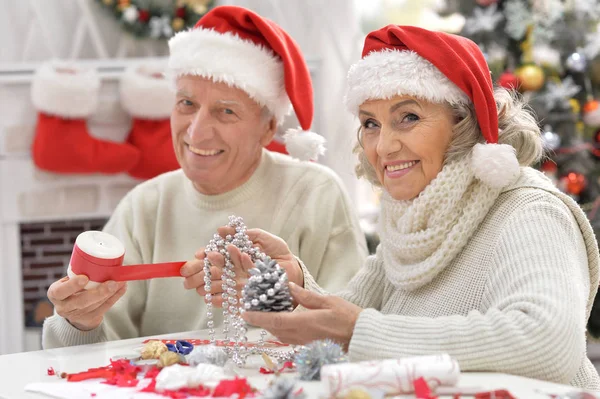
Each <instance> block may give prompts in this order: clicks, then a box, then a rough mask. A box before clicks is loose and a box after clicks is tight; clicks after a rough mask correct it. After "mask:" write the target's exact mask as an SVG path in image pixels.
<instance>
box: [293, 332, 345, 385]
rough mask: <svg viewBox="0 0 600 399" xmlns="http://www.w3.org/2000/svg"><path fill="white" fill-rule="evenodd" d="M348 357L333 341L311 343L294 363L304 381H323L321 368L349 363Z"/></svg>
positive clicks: (303, 349) (302, 349) (298, 355)
mask: <svg viewBox="0 0 600 399" xmlns="http://www.w3.org/2000/svg"><path fill="white" fill-rule="evenodd" d="M347 362H348V356H347V355H346V353H345V352H344V350H343V349H342V347H341V346H340V345H339V344H337V343H335V342H333V341H332V340H329V339H326V340H320V341H314V342H311V343H310V344H308V345H305V346H303V347H301V348H300V349H299V350H298V353H296V356H295V359H294V363H295V364H296V369H297V370H298V373H299V374H300V379H301V380H303V381H318V380H320V379H321V367H323V366H325V365H327V364H338V363H347Z"/></svg>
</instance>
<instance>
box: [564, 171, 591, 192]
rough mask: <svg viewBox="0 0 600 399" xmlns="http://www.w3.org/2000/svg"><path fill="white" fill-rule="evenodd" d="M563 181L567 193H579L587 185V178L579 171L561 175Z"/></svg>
mask: <svg viewBox="0 0 600 399" xmlns="http://www.w3.org/2000/svg"><path fill="white" fill-rule="evenodd" d="M563 183H564V187H565V190H566V191H567V193H569V194H572V195H579V194H581V192H582V191H583V190H584V189H585V187H586V186H587V179H586V178H585V176H584V175H582V174H581V173H576V172H570V173H568V174H567V175H566V176H565V177H563Z"/></svg>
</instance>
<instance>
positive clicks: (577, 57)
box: [565, 52, 587, 72]
mask: <svg viewBox="0 0 600 399" xmlns="http://www.w3.org/2000/svg"><path fill="white" fill-rule="evenodd" d="M565 64H566V66H567V69H568V70H569V71H571V72H583V71H585V69H586V68H587V59H586V58H585V55H584V54H583V53H577V52H576V53H573V54H571V55H570V56H569V57H568V58H567V60H566V62H565Z"/></svg>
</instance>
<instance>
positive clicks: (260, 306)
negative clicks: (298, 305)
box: [242, 256, 293, 312]
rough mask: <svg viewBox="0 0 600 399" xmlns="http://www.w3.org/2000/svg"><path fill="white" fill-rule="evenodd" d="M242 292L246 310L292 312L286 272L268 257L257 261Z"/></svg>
mask: <svg viewBox="0 0 600 399" xmlns="http://www.w3.org/2000/svg"><path fill="white" fill-rule="evenodd" d="M249 273H250V278H249V279H248V282H247V283H246V286H245V287H244V289H243V290H242V298H243V300H244V309H245V310H247V311H258V312H285V311H292V310H293V307H292V296H291V295H290V288H289V285H288V277H287V273H286V272H285V270H284V269H283V268H282V267H281V266H279V265H278V264H277V262H276V261H274V260H273V259H271V258H270V257H268V256H265V258H264V259H263V260H260V259H259V260H257V261H256V262H255V263H254V267H253V268H252V269H250V270H249Z"/></svg>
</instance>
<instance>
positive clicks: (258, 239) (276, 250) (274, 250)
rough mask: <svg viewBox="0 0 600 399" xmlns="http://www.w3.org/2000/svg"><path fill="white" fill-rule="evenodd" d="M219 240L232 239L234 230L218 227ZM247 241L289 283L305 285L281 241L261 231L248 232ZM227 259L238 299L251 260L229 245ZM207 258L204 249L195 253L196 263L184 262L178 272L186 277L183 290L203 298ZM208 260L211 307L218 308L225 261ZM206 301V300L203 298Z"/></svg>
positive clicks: (211, 254) (214, 257)
mask: <svg viewBox="0 0 600 399" xmlns="http://www.w3.org/2000/svg"><path fill="white" fill-rule="evenodd" d="M218 233H219V235H220V236H221V237H223V238H225V237H226V236H227V235H234V234H235V229H234V228H232V227H228V226H225V227H221V228H219V229H218ZM246 234H247V235H248V238H249V239H250V240H251V241H252V243H253V245H254V246H255V247H258V248H259V249H260V251H261V252H263V253H266V254H267V255H268V256H270V257H271V259H273V260H275V261H276V262H277V263H278V264H279V266H281V267H282V268H283V269H284V270H285V271H286V273H287V276H288V280H289V281H291V282H294V283H296V284H298V285H300V286H303V285H304V274H303V273H302V268H301V267H300V264H299V263H298V261H297V259H296V258H295V257H294V255H293V254H292V253H291V251H290V249H289V248H288V246H287V244H286V243H285V241H283V240H282V239H281V238H279V237H277V236H275V235H273V234H271V233H268V232H266V231H264V230H260V229H251V230H248V231H247V232H246ZM227 249H228V251H229V256H230V259H231V262H232V263H233V266H234V272H235V282H236V286H235V289H236V290H237V292H238V298H239V296H240V295H241V291H242V288H244V286H245V285H246V283H247V282H248V278H249V277H250V275H249V273H248V270H250V269H251V268H253V267H254V263H253V262H252V260H251V259H250V256H249V255H247V254H243V253H241V252H240V250H239V249H238V248H237V247H235V246H233V245H230V246H228V248H227ZM206 256H207V255H206V254H205V253H204V248H201V249H200V250H198V252H196V255H195V257H196V259H195V260H193V261H190V262H187V263H186V264H185V265H184V266H182V268H181V275H182V276H183V277H185V281H184V287H185V288H186V289H195V290H196V292H198V294H199V295H201V296H203V297H204V296H205V295H206V294H207V291H206V289H205V288H206V282H205V281H204V276H205V275H204V258H205V257H206ZM208 260H209V261H210V263H211V265H212V267H211V284H210V288H211V289H210V293H211V294H212V303H213V305H214V306H217V307H220V306H222V304H223V299H222V297H221V294H222V293H223V289H222V281H221V274H222V270H223V267H225V258H224V257H223V255H221V254H219V253H216V252H209V254H208ZM205 301H206V298H205Z"/></svg>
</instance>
